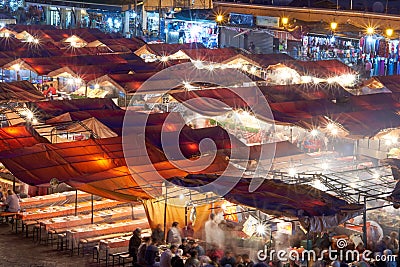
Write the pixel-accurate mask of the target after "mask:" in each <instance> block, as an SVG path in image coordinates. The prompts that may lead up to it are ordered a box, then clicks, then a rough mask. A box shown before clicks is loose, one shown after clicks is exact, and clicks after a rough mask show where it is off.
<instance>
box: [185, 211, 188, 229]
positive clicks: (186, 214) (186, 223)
mask: <svg viewBox="0 0 400 267" xmlns="http://www.w3.org/2000/svg"><path fill="white" fill-rule="evenodd" d="M187 216H188V207H186V206H185V226H187V225H188V219H187Z"/></svg>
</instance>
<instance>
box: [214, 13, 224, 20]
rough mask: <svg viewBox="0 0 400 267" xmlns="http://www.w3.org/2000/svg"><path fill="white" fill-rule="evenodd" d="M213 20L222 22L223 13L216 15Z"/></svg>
mask: <svg viewBox="0 0 400 267" xmlns="http://www.w3.org/2000/svg"><path fill="white" fill-rule="evenodd" d="M215 20H216V21H217V22H222V21H223V20H224V16H223V15H221V14H220V15H217V17H216V18H215Z"/></svg>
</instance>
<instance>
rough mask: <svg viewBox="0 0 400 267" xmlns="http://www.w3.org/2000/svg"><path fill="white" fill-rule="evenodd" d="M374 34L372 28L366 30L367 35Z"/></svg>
mask: <svg viewBox="0 0 400 267" xmlns="http://www.w3.org/2000/svg"><path fill="white" fill-rule="evenodd" d="M374 32H375V29H374V28H372V27H368V28H367V34H374Z"/></svg>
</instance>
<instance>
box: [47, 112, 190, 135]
mask: <svg viewBox="0 0 400 267" xmlns="http://www.w3.org/2000/svg"><path fill="white" fill-rule="evenodd" d="M125 114H126V111H125V110H121V109H117V110H101V109H99V110H85V111H73V112H67V113H64V114H62V115H59V116H57V117H54V118H51V119H49V120H47V121H46V123H47V124H55V125H56V124H59V123H64V122H73V121H83V120H86V119H89V118H92V117H93V118H96V119H97V120H98V121H100V122H101V123H102V124H104V125H105V126H107V127H108V128H110V129H111V130H112V131H113V132H115V133H116V134H118V136H121V135H122V130H123V127H126V128H125V129H132V130H134V128H135V127H141V125H140V121H141V120H142V119H143V120H144V119H146V127H147V128H146V130H149V129H151V128H154V127H156V128H157V129H158V130H160V127H162V125H163V123H164V122H165V119H166V118H168V127H169V128H172V129H180V128H179V126H181V125H183V124H184V120H183V118H182V117H181V115H180V114H179V113H152V114H145V113H140V112H134V111H129V116H136V117H137V118H138V119H137V120H126V121H125V122H124V119H125ZM135 121H137V122H138V123H137V124H135ZM124 123H125V124H124Z"/></svg>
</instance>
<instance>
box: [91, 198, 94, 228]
mask: <svg viewBox="0 0 400 267" xmlns="http://www.w3.org/2000/svg"><path fill="white" fill-rule="evenodd" d="M93 202H94V201H93V194H92V219H91V222H92V224H93V221H94V215H93V210H94V203H93Z"/></svg>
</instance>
